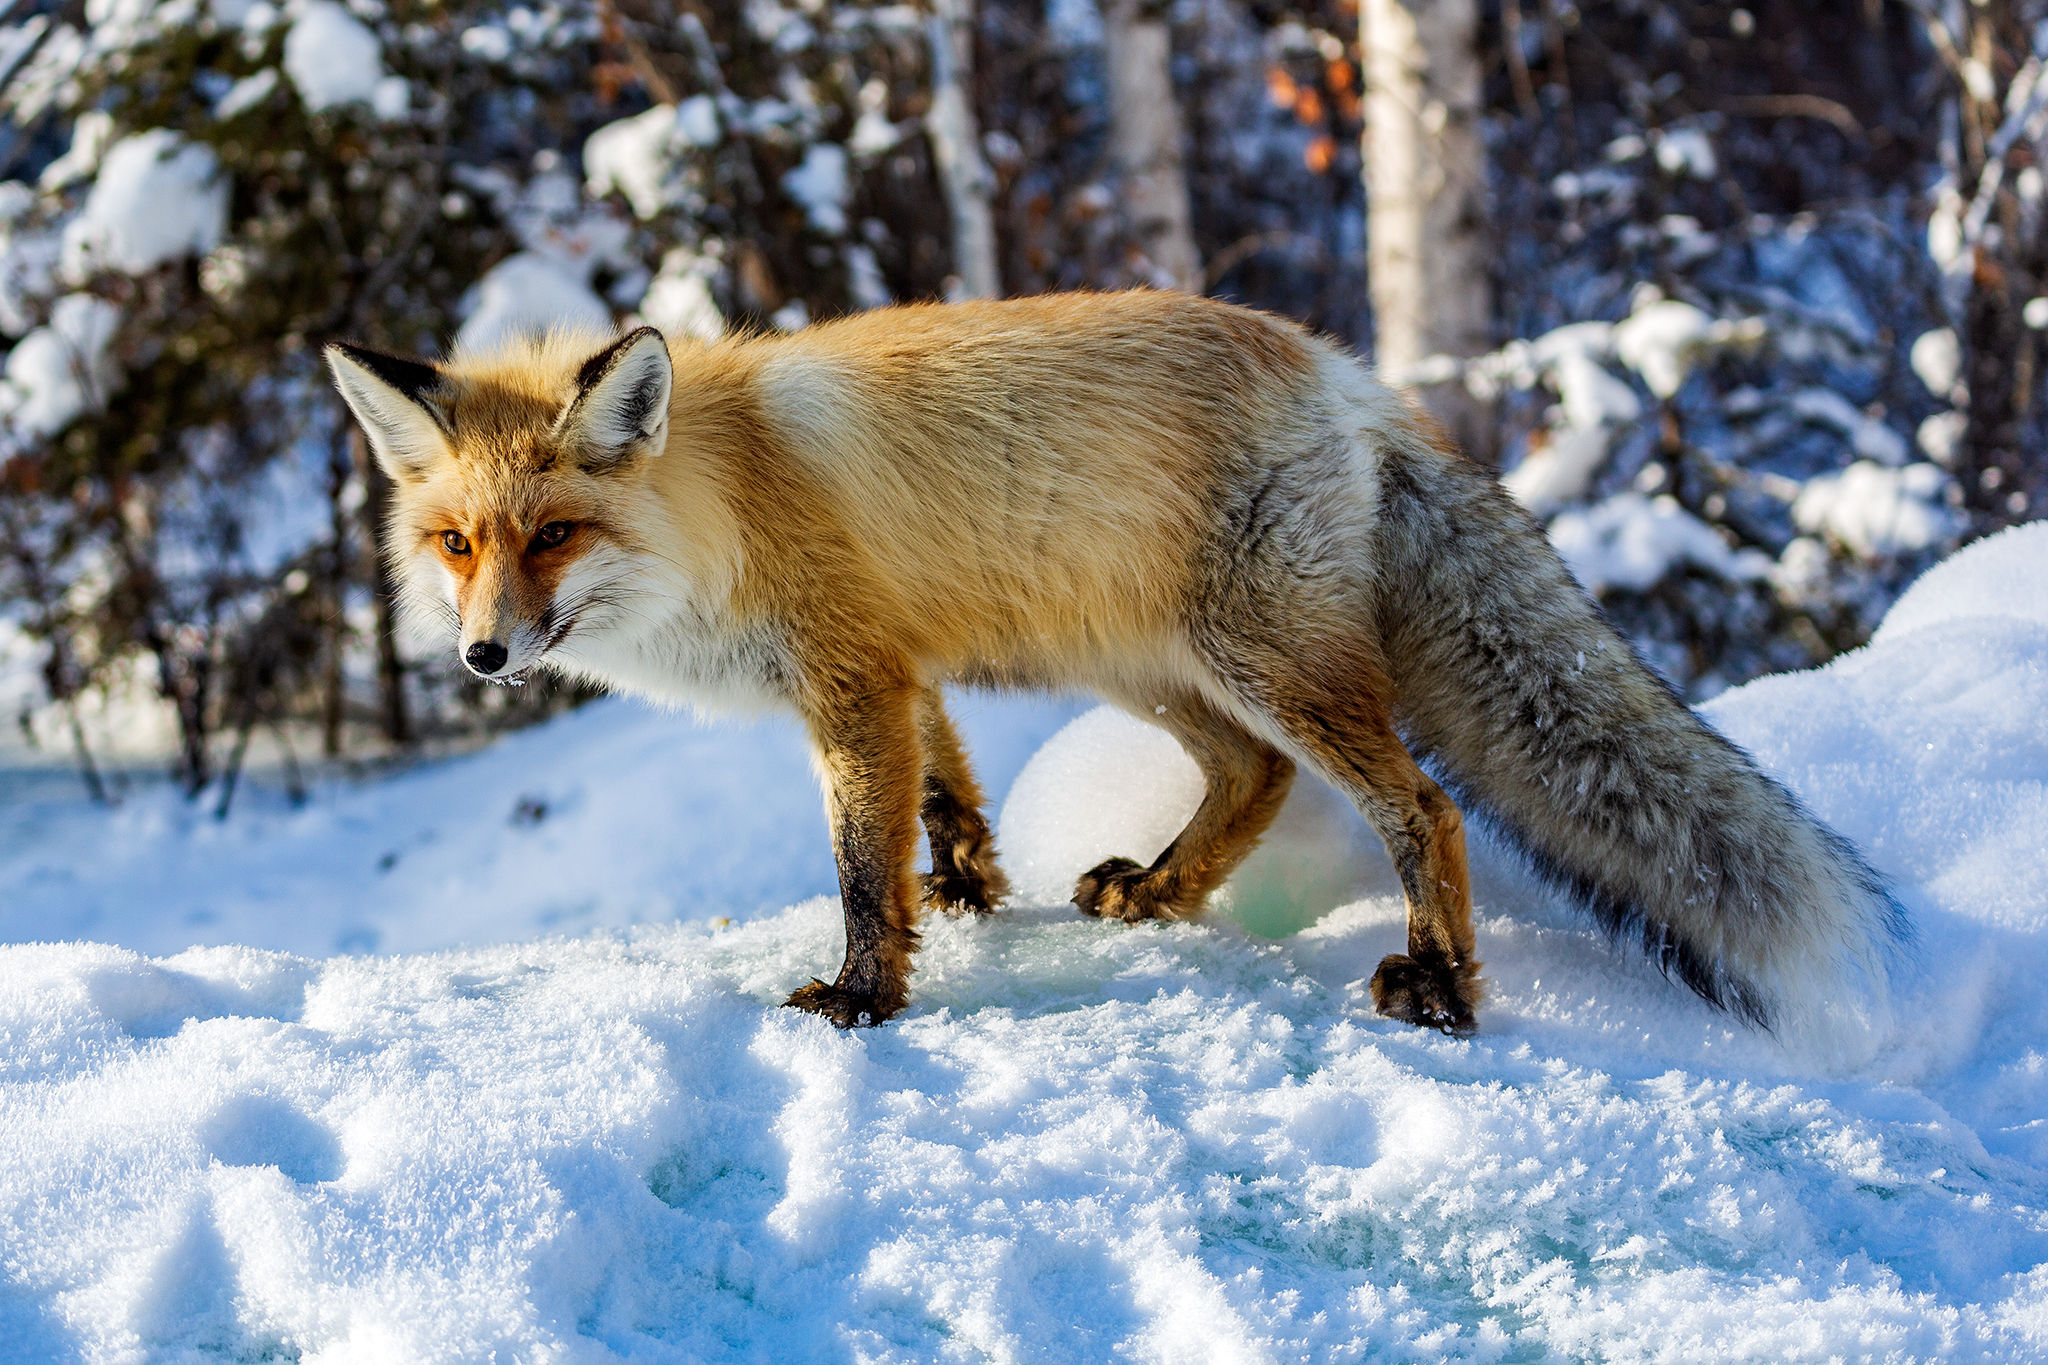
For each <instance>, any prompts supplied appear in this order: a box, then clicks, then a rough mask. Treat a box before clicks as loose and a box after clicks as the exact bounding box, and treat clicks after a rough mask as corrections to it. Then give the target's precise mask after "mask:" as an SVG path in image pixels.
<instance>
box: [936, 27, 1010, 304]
mask: <svg viewBox="0 0 2048 1365" xmlns="http://www.w3.org/2000/svg"><path fill="white" fill-rule="evenodd" d="M926 25H927V33H928V35H929V41H930V44H931V50H932V107H931V111H930V112H929V113H927V114H926V115H925V121H924V122H925V132H926V134H927V135H928V136H929V137H930V138H931V144H932V160H933V161H934V162H936V163H937V164H938V169H939V182H940V183H941V184H942V185H943V186H944V187H945V191H946V209H947V212H948V213H949V214H950V215H951V217H952V222H953V273H954V276H955V278H956V279H958V281H959V287H958V290H957V293H958V295H959V297H961V298H969V299H992V298H997V297H1000V296H1001V294H1002V292H1003V281H1002V275H1001V272H1000V271H999V270H998V269H997V265H996V225H995V215H994V213H993V212H992V211H991V210H990V208H989V197H990V195H991V193H992V192H993V191H994V189H995V177H994V176H993V175H991V174H990V173H989V168H988V160H987V158H985V157H984V156H982V154H981V125H980V123H979V121H977V120H976V118H975V117H974V0H932V13H931V17H930V18H929V19H928V20H926Z"/></svg>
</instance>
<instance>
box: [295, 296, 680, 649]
mask: <svg viewBox="0 0 2048 1365" xmlns="http://www.w3.org/2000/svg"><path fill="white" fill-rule="evenodd" d="M327 363H328V367H329V369H331V370H332V372H333V374H334V382H335V387H337V388H338V389H340V390H341V396H342V397H343V398H344V399H345V400H347V402H348V406H349V409H350V410H351V411H352V412H354V413H355V416H356V420H357V421H359V422H361V423H362V427H363V432H364V434H365V435H366V436H367V437H368V438H369V442H370V449H371V450H372V451H373V452H374V453H375V455H376V459H377V463H378V465H379V466H380V467H381V468H382V469H383V471H384V473H385V474H386V475H387V476H389V478H390V479H391V483H392V485H393V490H394V492H393V498H392V504H391V510H390V514H389V515H388V516H387V518H386V520H385V525H384V546H383V550H384V554H385V557H386V559H387V560H388V561H389V563H390V564H391V566H392V570H393V576H394V577H395V578H396V579H397V581H398V586H399V592H400V596H401V599H402V600H403V601H404V603H405V605H406V606H407V608H408V610H409V612H410V613H411V614H414V615H417V616H425V617H427V618H428V619H429V620H433V621H437V622H439V623H441V624H443V625H445V626H449V627H453V628H454V632H455V634H456V652H457V654H458V655H459V656H460V658H461V660H462V662H463V664H464V666H466V667H467V668H468V669H469V670H470V671H471V672H472V673H474V674H476V675H477V676H478V677H481V678H488V679H490V680H491V681H494V682H505V683H519V682H523V681H524V680H525V679H526V676H527V674H528V673H529V672H530V671H531V670H532V669H533V667H534V666H535V665H536V664H538V663H540V662H541V661H542V660H543V659H544V658H546V657H547V656H548V655H549V653H550V652H551V651H553V650H555V649H556V648H557V647H560V646H563V645H564V644H565V643H567V642H572V639H573V637H574V636H576V635H577V633H578V632H579V631H590V630H595V629H600V628H602V627H603V626H605V625H607V624H609V623H610V622H611V619H612V618H614V617H616V616H618V615H620V614H621V613H623V612H624V611H626V610H629V607H628V604H627V601H626V598H625V596H624V594H625V592H626V591H627V589H626V588H625V586H624V585H625V584H626V583H628V582H629V581H631V580H632V579H633V578H634V574H633V572H632V570H633V569H634V567H635V564H636V562H637V561H639V560H641V559H642V558H644V551H643V550H642V549H641V548H640V546H639V544H638V539H637V537H636V534H635V531H634V528H633V526H632V524H631V520H630V516H629V515H628V509H629V507H630V505H631V503H632V501H633V500H632V499H631V498H630V497H622V496H621V494H622V493H624V492H625V491H626V489H627V486H629V485H633V484H635V483H637V482H638V481H639V480H640V479H642V478H644V477H645V475H646V472H647V470H646V466H647V465H648V464H649V463H650V462H651V461H654V460H656V459H658V458H659V457H660V456H661V454H662V451H663V448H664V446H665V445H666V443H667V439H668V424H669V396H670V390H671V388H672V385H673V382H674V380H673V370H672V366H671V361H670V359H669V353H668V347H667V344H666V343H665V342H664V341H663V340H662V337H661V334H660V333H659V332H657V331H655V330H654V329H653V328H652V327H642V328H640V329H639V330H638V331H635V332H633V333H631V334H629V335H627V336H625V337H622V338H620V339H619V340H617V341H615V342H612V343H610V344H608V345H601V346H600V345H598V344H597V343H593V342H580V343H579V342H578V341H577V340H576V339H574V338H568V337H561V336H555V337H550V338H548V339H546V340H545V341H541V342H539V343H537V344H534V345H531V346H529V347H527V348H525V349H523V350H514V351H512V352H508V353H507V354H505V355H503V356H500V357H496V358H489V357H487V358H484V359H482V360H477V359H473V358H462V357H458V358H457V360H456V361H455V362H453V363H451V364H449V365H433V364H429V363H426V362H424V361H419V360H407V359H402V358H400V357H397V356H390V355H384V354H381V353H379V352H376V351H371V350H366V349H364V348H362V347H359V346H351V345H347V344H345V343H336V344H334V345H331V346H329V347H328V348H327ZM570 647H571V648H572V649H573V643H571V646H570Z"/></svg>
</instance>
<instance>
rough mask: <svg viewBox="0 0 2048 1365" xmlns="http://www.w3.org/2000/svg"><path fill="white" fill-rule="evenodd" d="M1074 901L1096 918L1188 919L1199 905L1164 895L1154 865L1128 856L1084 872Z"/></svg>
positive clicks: (1102, 863) (1132, 919)
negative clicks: (1132, 859)
mask: <svg viewBox="0 0 2048 1365" xmlns="http://www.w3.org/2000/svg"><path fill="white" fill-rule="evenodd" d="M1074 904H1075V905H1078V906H1079V907H1081V913H1082V914H1084V915H1093V916H1095V917H1096V918H1097V919H1120V920H1124V921H1127V922H1133V923H1134V922H1136V921H1138V920H1145V919H1186V918H1187V917H1188V916H1189V915H1191V914H1193V913H1194V911H1195V910H1196V909H1197V908H1199V907H1195V906H1187V905H1182V904H1181V903H1180V902H1179V901H1177V900H1175V899H1174V898H1173V897H1171V896H1167V895H1162V894H1161V890H1160V878H1159V877H1157V876H1156V875H1155V874H1154V873H1153V871H1152V869H1151V868H1149V867H1140V866H1139V865H1138V864H1136V863H1134V862H1132V861H1131V860H1130V859H1129V858H1110V859H1107V860H1106V861H1103V862H1100V863H1097V864H1096V865H1095V866H1094V867H1091V868H1089V869H1088V870H1087V871H1086V872H1084V873H1082V874H1081V880H1080V881H1078V882H1076V883H1074Z"/></svg>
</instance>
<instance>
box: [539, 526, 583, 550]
mask: <svg viewBox="0 0 2048 1365" xmlns="http://www.w3.org/2000/svg"><path fill="white" fill-rule="evenodd" d="M573 529H574V528H573V527H572V526H571V525H570V524H569V523H568V522H566V521H551V522H549V523H548V524H547V525H545V526H543V527H541V528H540V534H539V535H536V536H535V537H534V538H533V547H534V548H535V549H536V550H552V549H554V548H555V547H556V546H557V545H560V544H561V543H562V542H563V541H565V540H567V539H568V538H569V532H570V531H571V530H573Z"/></svg>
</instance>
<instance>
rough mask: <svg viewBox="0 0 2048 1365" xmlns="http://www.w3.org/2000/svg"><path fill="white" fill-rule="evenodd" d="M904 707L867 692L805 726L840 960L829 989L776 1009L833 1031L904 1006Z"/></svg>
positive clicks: (910, 730) (909, 767) (907, 807)
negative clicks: (827, 837) (818, 782)
mask: <svg viewBox="0 0 2048 1365" xmlns="http://www.w3.org/2000/svg"><path fill="white" fill-rule="evenodd" d="M912 698H913V693H912V691H911V689H909V688H908V687H901V686H898V687H883V688H878V689H873V690H870V691H868V692H865V693H862V694H859V695H854V696H849V697H845V698H840V699H833V700H831V701H828V702H826V703H825V704H823V705H821V706H820V707H819V708H818V709H817V713H816V714H814V715H813V717H812V720H811V723H812V730H813V734H814V737H815V740H816V743H817V746H818V755H819V761H820V767H821V768H823V770H824V772H825V778H826V785H827V787H828V790H829V798H828V804H829V806H830V812H831V817H832V852H833V856H834V857H835V859H836V860H837V861H838V864H839V895H840V900H841V903H842V904H843V906H844V909H845V913H846V960H845V962H844V964H843V965H842V966H841V967H840V969H839V975H838V977H837V978H836V979H835V980H834V981H833V982H832V983H831V984H830V985H827V984H826V983H825V982H822V981H813V982H811V984H810V985H808V986H803V987H800V988H799V989H797V990H796V991H795V992H794V993H793V994H791V996H790V997H789V999H788V1001H787V1002H786V1003H788V1004H790V1005H793V1006H795V1007H796V1008H798V1009H803V1010H809V1011H811V1012H812V1013H814V1014H822V1015H824V1016H825V1017H826V1018H827V1019H830V1020H831V1021H832V1022H833V1023H835V1024H837V1025H839V1026H840V1027H841V1028H857V1027H865V1026H868V1025H871V1024H879V1023H881V1022H883V1021H884V1020H886V1019H888V1018H889V1017H891V1016H892V1015H894V1014H896V1013H897V1012H898V1011H899V1010H901V1009H902V1008H903V1006H904V1003H905V1000H906V999H907V996H908V990H909V977H910V960H911V955H912V954H913V953H915V952H916V950H917V929H916V927H915V923H916V914H917V906H916V901H915V899H914V898H913V897H912V895H911V878H910V860H911V854H912V850H913V848H914V847H915V844H916V837H917V791H918V779H919V776H920V771H921V768H922V763H921V761H920V760H921V756H920V754H919V749H918V743H917V729H916V724H915V721H914V718H913V716H912V705H913V702H912Z"/></svg>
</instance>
